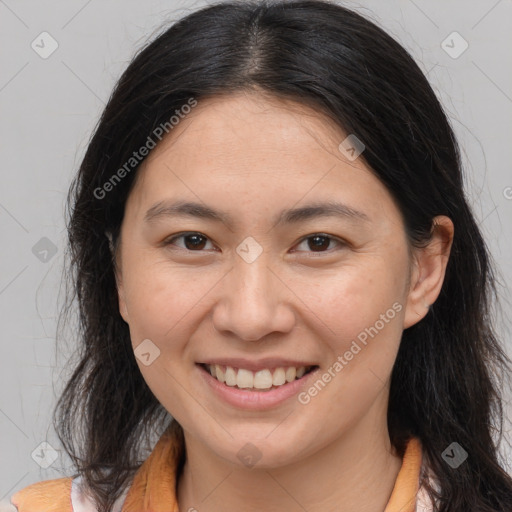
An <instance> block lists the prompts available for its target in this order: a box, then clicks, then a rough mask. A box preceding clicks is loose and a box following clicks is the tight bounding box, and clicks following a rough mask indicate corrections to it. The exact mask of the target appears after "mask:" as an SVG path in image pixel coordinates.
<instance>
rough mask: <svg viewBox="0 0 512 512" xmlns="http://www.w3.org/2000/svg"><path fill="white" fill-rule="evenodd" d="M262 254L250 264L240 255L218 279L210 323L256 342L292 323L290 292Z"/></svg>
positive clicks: (287, 327)
mask: <svg viewBox="0 0 512 512" xmlns="http://www.w3.org/2000/svg"><path fill="white" fill-rule="evenodd" d="M262 256H263V255H262ZM262 256H260V257H259V258H258V259H257V260H256V261H253V262H252V263H247V262H246V261H244V260H243V259H241V258H240V259H239V260H238V261H236V262H235V263H234V267H233V268H232V270H231V271H230V272H229V273H228V274H227V275H226V276H224V279H223V280H222V282H221V283H222V284H221V287H220V289H219V290H220V297H219V299H218V301H217V302H216V304H215V310H214V312H213V324H214V327H215V329H216V330H217V331H218V332H220V333H222V334H223V335H231V336H233V337H235V336H236V337H237V338H238V339H240V340H244V341H258V340H260V339H262V338H264V337H265V336H267V335H268V334H271V333H281V334H283V333H288V332H290V331H291V330H292V328H293V326H294V323H295V314H294V312H293V308H292V302H291V299H292V297H293V292H292V291H291V290H290V289H289V288H288V287H287V286H286V283H285V282H284V281H283V279H282V278H280V276H279V275H278V272H276V271H274V270H273V269H272V268H270V267H269V265H268V260H267V259H266V258H265V257H262Z"/></svg>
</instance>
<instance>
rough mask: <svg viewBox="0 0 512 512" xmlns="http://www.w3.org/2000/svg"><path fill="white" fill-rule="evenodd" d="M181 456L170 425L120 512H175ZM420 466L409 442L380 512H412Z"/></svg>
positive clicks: (416, 446) (177, 434) (178, 435)
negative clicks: (385, 504) (386, 501)
mask: <svg viewBox="0 0 512 512" xmlns="http://www.w3.org/2000/svg"><path fill="white" fill-rule="evenodd" d="M183 453H184V443H183V434H182V431H181V428H180V427H179V426H178V425H177V423H176V422H175V421H173V422H172V423H171V426H170V428H169V429H167V430H166V431H165V432H164V434H163V435H162V437H161V438H160V439H159V440H158V443H157V444H156V446H155V448H154V449H153V451H152V452H151V455H150V456H149V457H148V458H147V459H146V461H145V462H144V463H143V464H142V466H141V467H140V468H139V470H138V471H137V473H136V474H135V477H134V479H133V482H132V485H131V487H130V489H129V491H128V494H127V496H126V499H125V501H124V504H123V507H122V512H160V511H163V510H166V511H169V512H179V509H178V502H177V498H176V483H177V474H178V471H179V465H180V460H181V458H182V457H183ZM421 463H422V449H421V442H420V440H419V439H417V438H412V439H410V440H409V442H408V444H407V447H406V450H405V454H404V457H403V460H402V467H401V468H400V471H399V473H398V476H397V479H396V481H395V486H394V488H393V492H392V493H391V497H390V499H389V501H388V504H387V506H386V509H385V510H384V512H415V510H416V496H417V493H418V488H419V475H420V470H421Z"/></svg>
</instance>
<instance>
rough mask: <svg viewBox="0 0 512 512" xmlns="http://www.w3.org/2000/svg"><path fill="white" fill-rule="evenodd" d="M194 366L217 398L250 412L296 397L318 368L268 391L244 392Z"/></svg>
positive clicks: (200, 367)
mask: <svg viewBox="0 0 512 512" xmlns="http://www.w3.org/2000/svg"><path fill="white" fill-rule="evenodd" d="M196 366H197V368H198V369H199V373H200V374H201V377H202V378H203V379H204V380H205V382H206V383H207V385H208V386H210V388H211V389H212V390H213V392H214V393H215V394H216V395H217V396H218V397H219V398H221V399H222V400H224V401H226V402H227V403H229V404H231V405H233V406H235V407H238V408H240V409H247V410H252V411H255V410H263V409H269V408H271V407H275V406H277V405H280V404H281V403H283V402H284V401H286V400H288V399H289V398H291V397H293V396H295V395H297V394H298V393H299V392H300V391H301V390H302V389H303V388H305V387H307V385H308V383H309V381H310V380H311V379H312V378H314V376H315V375H316V373H317V372H318V370H319V368H316V369H314V370H313V371H311V372H309V373H307V374H306V375H304V376H303V377H301V378H300V379H295V380H294V381H292V382H287V383H286V384H283V385H282V386H279V387H278V388H275V389H272V390H270V391H252V390H251V391H244V390H243V389H239V388H236V387H231V386H227V385H226V384H223V383H222V382H220V381H218V380H217V379H216V378H214V377H212V376H211V375H210V373H209V372H208V371H207V370H206V369H205V368H204V367H203V366H201V365H200V364H196Z"/></svg>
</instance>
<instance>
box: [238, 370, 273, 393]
mask: <svg viewBox="0 0 512 512" xmlns="http://www.w3.org/2000/svg"><path fill="white" fill-rule="evenodd" d="M238 373H240V370H239V371H238ZM251 373H252V372H251ZM253 387H255V388H256V389H269V388H271V387H272V374H271V373H270V370H260V371H259V372H256V373H255V374H254V386H253Z"/></svg>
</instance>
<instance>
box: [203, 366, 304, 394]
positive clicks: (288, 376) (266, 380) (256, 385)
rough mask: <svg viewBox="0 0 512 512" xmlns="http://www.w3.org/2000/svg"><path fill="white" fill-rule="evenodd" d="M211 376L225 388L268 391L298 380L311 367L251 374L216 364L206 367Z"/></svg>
mask: <svg viewBox="0 0 512 512" xmlns="http://www.w3.org/2000/svg"><path fill="white" fill-rule="evenodd" d="M206 368H207V370H208V371H209V372H210V374H211V376H212V377H214V378H216V379H217V380H218V381H219V382H223V383H225V384H226V385H227V386H231V387H234V386H237V387H239V388H240V389H270V388H272V386H282V385H283V384H286V383H287V382H293V381H294V380H295V379H300V378H301V377H303V376H304V374H305V373H306V371H307V370H308V369H310V368H311V366H308V367H306V366H301V367H299V368H294V367H293V366H290V367H288V368H283V367H280V368H275V369H274V370H273V372H272V371H271V370H269V369H265V370H259V371H257V372H252V371H250V370H246V369H245V368H238V369H235V368H232V367H231V366H221V365H218V364H212V365H206Z"/></svg>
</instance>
